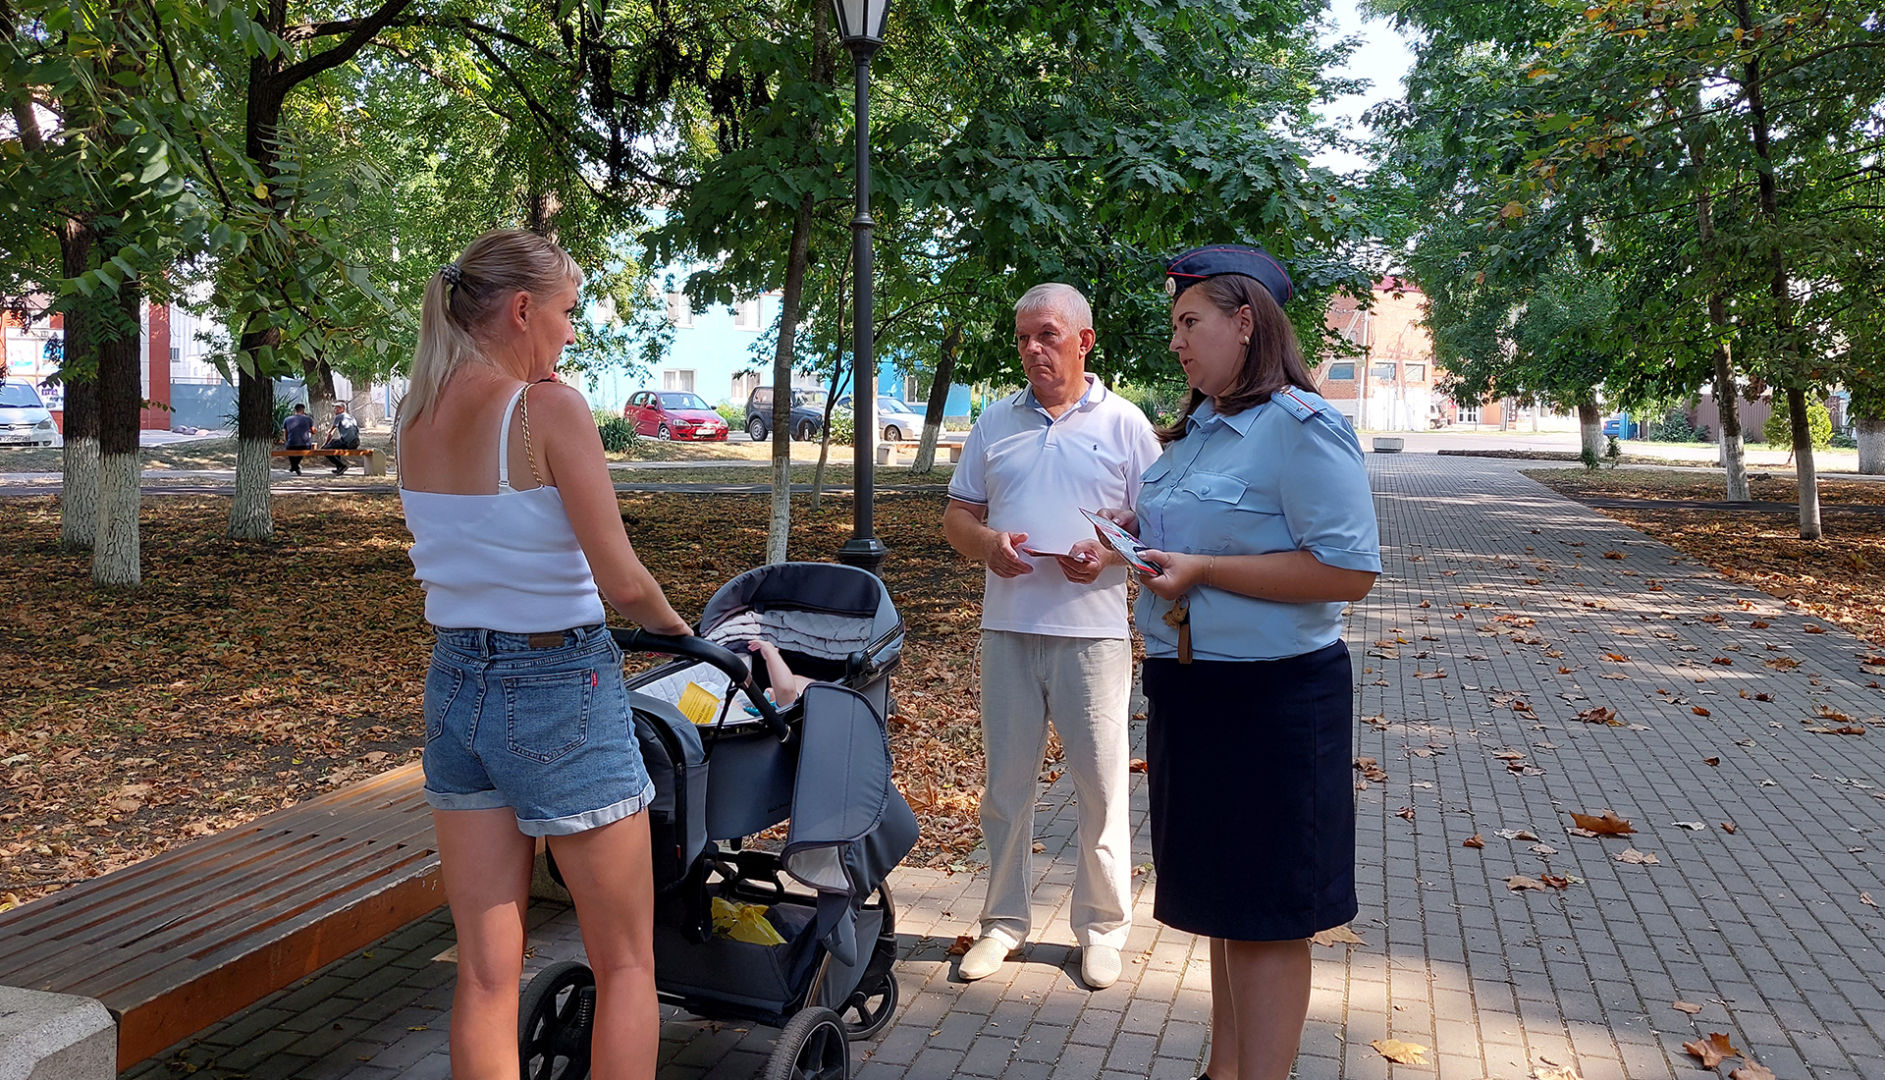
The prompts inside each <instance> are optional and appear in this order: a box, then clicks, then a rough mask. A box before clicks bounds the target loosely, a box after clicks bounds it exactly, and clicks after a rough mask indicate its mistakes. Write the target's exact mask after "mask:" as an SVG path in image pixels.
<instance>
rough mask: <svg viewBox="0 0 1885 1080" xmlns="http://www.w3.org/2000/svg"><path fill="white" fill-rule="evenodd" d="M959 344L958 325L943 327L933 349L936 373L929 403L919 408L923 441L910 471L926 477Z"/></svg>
mask: <svg viewBox="0 0 1885 1080" xmlns="http://www.w3.org/2000/svg"><path fill="white" fill-rule="evenodd" d="M961 347H962V324H961V323H952V324H950V325H949V326H948V327H946V328H945V329H944V330H943V339H942V345H941V347H940V348H939V349H938V350H937V352H936V374H935V376H934V377H933V378H932V379H930V383H929V403H928V404H927V405H925V406H924V407H923V441H922V442H920V443H918V444H917V447H916V460H914V461H912V462H910V471H911V472H913V473H917V474H918V475H922V476H927V475H929V474H930V473H931V472H934V471H935V469H936V443H937V440H939V439H941V438H942V426H943V412H944V410H946V409H947V408H948V407H949V383H950V380H951V379H953V378H954V377H955V374H956V352H957V350H959V349H960V348H961Z"/></svg>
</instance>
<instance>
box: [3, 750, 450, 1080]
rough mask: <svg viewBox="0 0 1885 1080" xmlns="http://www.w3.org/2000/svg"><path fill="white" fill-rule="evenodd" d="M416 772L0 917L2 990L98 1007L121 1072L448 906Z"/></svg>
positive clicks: (403, 771) (362, 786)
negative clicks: (68, 996)
mask: <svg viewBox="0 0 1885 1080" xmlns="http://www.w3.org/2000/svg"><path fill="white" fill-rule="evenodd" d="M421 783H422V779H421V776H420V773H419V766H418V764H417V763H414V764H412V765H408V766H404V767H402V768H399V769H395V770H393V771H392V772H390V773H387V774H384V775H383V776H380V777H375V778H373V779H371V780H368V781H362V782H361V783H359V784H355V785H349V786H348V787H346V788H342V789H340V790H338V791H334V792H329V793H328V794H326V795H323V796H320V797H318V798H316V799H312V800H309V801H308V802H307V803H303V804H301V805H299V806H296V807H292V808H289V809H287V810H282V811H277V812H275V813H273V814H269V815H265V816H264V817H263V818H261V819H258V820H257V821H256V822H254V823H252V824H251V825H250V826H248V827H246V828H244V829H241V830H232V831H231V832H230V833H225V834H219V835H215V836H209V837H204V838H203V839H201V840H195V841H191V842H190V843H188V844H184V845H181V846H179V847H177V848H174V849H172V850H171V851H168V852H165V853H163V854H162V855H158V856H156V857H155V858H152V859H149V860H146V861H145V862H143V863H140V864H138V865H137V866H134V867H128V868H126V869H125V870H123V871H117V872H114V873H112V874H107V875H105V876H104V877H101V878H97V879H94V880H93V881H89V882H85V883H82V884H80V885H75V886H73V887H71V888H69V889H66V890H64V891H63V892H60V893H56V894H54V895H53V896H50V897H47V898H46V899H44V900H40V901H36V902H34V903H31V904H27V905H25V906H24V907H21V908H18V909H15V910H14V911H13V912H8V913H5V914H0V982H4V983H5V984H7V985H12V986H24V987H29V988H34V989H45V990H52V991H57V992H64V993H77V994H83V995H85V996H88V997H95V998H98V999H99V1000H100V1001H102V1002H104V1004H105V1006H106V1007H107V1008H108V1009H110V1010H111V1012H112V1014H113V1015H114V1016H116V1017H117V1018H118V1021H119V1038H118V1067H119V1069H121V1070H122V1069H124V1068H126V1067H127V1066H129V1065H132V1064H135V1063H136V1062H138V1061H141V1060H143V1059H144V1058H146V1057H148V1056H150V1055H152V1054H154V1053H157V1052H158V1051H160V1050H162V1049H164V1048H165V1047H167V1046H169V1045H171V1044H173V1043H175V1042H176V1041H178V1040H179V1039H181V1038H183V1037H185V1036H188V1035H190V1034H191V1033H193V1032H195V1031H197V1030H199V1029H201V1028H202V1027H204V1026H206V1025H208V1024H210V1023H213V1022H215V1021H216V1020H219V1019H221V1018H223V1017H225V1016H228V1015H229V1014H231V1013H233V1012H235V1011H237V1010H239V1009H241V1008H243V1007H244V1006H247V1005H249V1004H252V1003H253V1002H255V1001H257V1000H260V999H261V998H262V997H264V996H266V995H267V994H269V993H271V992H273V991H275V990H278V989H281V988H282V987H285V986H287V985H288V984H289V983H292V982H293V981H294V980H295V979H298V978H301V977H302V976H305V975H308V974H311V973H312V972H314V971H317V970H319V969H320V968H321V967H323V966H325V965H326V964H329V963H331V962H333V961H334V960H337V959H339V958H341V957H343V956H346V955H347V954H348V953H351V952H354V951H356V950H358V949H361V948H364V947H365V946H367V945H369V944H371V943H372V942H373V941H375V940H377V939H378V938H380V937H383V936H385V935H386V934H388V933H391V932H392V931H394V930H396V929H398V928H399V927H401V926H404V925H406V924H407V923H410V922H412V921H414V920H415V919H418V918H420V917H422V916H424V915H426V914H427V913H429V912H431V911H433V910H435V909H436V908H437V907H438V906H439V905H440V904H442V903H443V902H444V892H443V889H442V886H441V883H440V881H439V878H438V855H437V850H436V842H435V841H434V839H433V835H432V828H431V824H432V823H431V814H430V811H429V809H428V808H427V807H426V806H425V804H424V800H423V794H422V791H421V788H420V785H421Z"/></svg>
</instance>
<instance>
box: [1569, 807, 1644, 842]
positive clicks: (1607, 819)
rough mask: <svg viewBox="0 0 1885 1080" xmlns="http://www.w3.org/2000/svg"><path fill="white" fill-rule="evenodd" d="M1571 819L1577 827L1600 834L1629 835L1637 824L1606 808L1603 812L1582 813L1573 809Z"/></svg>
mask: <svg viewBox="0 0 1885 1080" xmlns="http://www.w3.org/2000/svg"><path fill="white" fill-rule="evenodd" d="M1571 820H1572V821H1575V822H1577V827H1578V828H1580V829H1583V830H1585V831H1586V832H1593V833H1596V834H1597V835H1598V836H1628V835H1630V834H1631V833H1633V832H1635V831H1636V826H1634V825H1631V824H1630V823H1629V822H1628V821H1626V820H1624V819H1623V818H1620V817H1618V816H1617V814H1616V811H1614V810H1605V811H1604V812H1603V813H1602V814H1580V813H1578V812H1577V811H1575V810H1573V811H1571Z"/></svg>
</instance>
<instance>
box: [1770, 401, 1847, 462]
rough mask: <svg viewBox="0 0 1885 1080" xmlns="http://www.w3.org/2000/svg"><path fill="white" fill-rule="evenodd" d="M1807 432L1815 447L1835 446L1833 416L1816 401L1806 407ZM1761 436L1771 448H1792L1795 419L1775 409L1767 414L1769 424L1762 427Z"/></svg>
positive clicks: (1784, 411)
mask: <svg viewBox="0 0 1885 1080" xmlns="http://www.w3.org/2000/svg"><path fill="white" fill-rule="evenodd" d="M1806 423H1807V431H1808V432H1809V433H1810V434H1811V435H1812V438H1813V445H1814V446H1815V447H1817V448H1819V449H1822V450H1824V449H1825V448H1826V447H1828V446H1831V445H1832V444H1833V414H1832V413H1831V411H1829V410H1828V409H1827V408H1826V406H1825V405H1822V404H1820V403H1819V402H1817V401H1815V402H1813V403H1811V404H1809V405H1808V406H1807V407H1806ZM1761 435H1762V436H1763V437H1764V438H1765V439H1766V440H1767V443H1768V445H1769V446H1790V445H1792V443H1793V418H1792V417H1791V416H1789V415H1788V414H1787V412H1786V410H1784V409H1775V410H1774V411H1773V412H1771V413H1768V414H1767V422H1766V423H1764V424H1762V425H1761Z"/></svg>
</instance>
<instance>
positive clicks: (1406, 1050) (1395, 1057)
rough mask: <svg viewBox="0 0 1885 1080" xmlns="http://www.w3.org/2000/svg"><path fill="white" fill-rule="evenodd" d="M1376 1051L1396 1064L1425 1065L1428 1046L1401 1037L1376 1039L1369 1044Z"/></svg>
mask: <svg viewBox="0 0 1885 1080" xmlns="http://www.w3.org/2000/svg"><path fill="white" fill-rule="evenodd" d="M1368 1045H1369V1046H1372V1047H1374V1048H1375V1052H1376V1053H1378V1054H1380V1055H1381V1056H1382V1057H1384V1058H1387V1059H1388V1060H1389V1061H1392V1062H1393V1063H1395V1064H1396V1065H1425V1064H1426V1063H1427V1056H1426V1055H1427V1048H1426V1047H1424V1046H1422V1045H1420V1044H1419V1043H1410V1042H1402V1041H1401V1040H1399V1039H1376V1040H1374V1041H1373V1042H1371V1043H1369V1044H1368Z"/></svg>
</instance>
